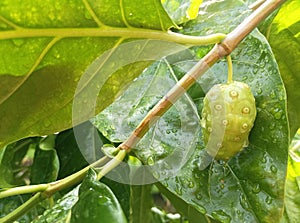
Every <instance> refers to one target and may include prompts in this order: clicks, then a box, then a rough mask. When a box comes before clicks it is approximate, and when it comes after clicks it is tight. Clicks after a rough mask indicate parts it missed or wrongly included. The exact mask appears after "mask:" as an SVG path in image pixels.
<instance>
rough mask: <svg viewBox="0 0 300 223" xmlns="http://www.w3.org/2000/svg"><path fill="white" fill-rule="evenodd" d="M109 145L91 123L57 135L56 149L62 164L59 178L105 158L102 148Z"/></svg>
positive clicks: (85, 123)
mask: <svg viewBox="0 0 300 223" xmlns="http://www.w3.org/2000/svg"><path fill="white" fill-rule="evenodd" d="M105 143H109V141H108V140H107V139H105V138H104V137H103V136H102V135H101V134H99V132H98V130H97V129H96V128H95V127H94V126H93V125H92V124H91V123H90V122H84V123H82V124H80V125H78V126H75V127H74V128H73V129H69V130H66V131H64V132H61V133H59V134H58V135H57V138H56V142H55V148H56V151H57V154H58V158H59V162H60V170H59V174H58V175H59V178H60V179H61V178H64V177H66V176H68V175H70V174H73V173H75V172H76V171H79V170H80V169H82V168H83V167H85V166H87V165H88V164H91V163H93V162H95V161H96V160H98V159H100V158H101V157H102V156H104V154H103V153H101V150H100V148H101V147H102V146H103V144H105Z"/></svg>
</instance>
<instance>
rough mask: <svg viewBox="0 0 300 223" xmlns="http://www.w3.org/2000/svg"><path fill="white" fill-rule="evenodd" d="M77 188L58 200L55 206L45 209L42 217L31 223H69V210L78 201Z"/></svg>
mask: <svg viewBox="0 0 300 223" xmlns="http://www.w3.org/2000/svg"><path fill="white" fill-rule="evenodd" d="M78 191H79V186H78V187H76V188H74V189H73V190H71V191H70V192H69V193H67V194H66V195H64V196H63V197H62V198H61V199H59V200H58V201H57V202H56V203H55V205H54V206H53V207H52V208H50V209H47V210H46V211H45V212H44V213H43V215H41V216H39V218H38V219H36V220H34V221H33V222H32V223H53V222H57V223H66V222H69V221H70V217H71V208H72V207H73V206H74V204H75V203H76V202H77V201H78Z"/></svg>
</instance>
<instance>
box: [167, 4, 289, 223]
mask: <svg viewBox="0 0 300 223" xmlns="http://www.w3.org/2000/svg"><path fill="white" fill-rule="evenodd" d="M223 9H226V10H223ZM243 9H244V10H245V8H244V7H243V6H242V5H240V4H239V3H238V2H234V1H226V2H222V3H221V2H220V3H214V4H211V6H210V7H207V15H205V14H203V15H202V16H200V17H199V18H198V19H197V21H193V22H191V24H190V25H188V27H187V30H186V31H187V32H188V33H192V32H197V31H198V32H199V33H200V34H201V33H203V32H207V30H205V29H207V28H205V27H210V28H209V29H211V30H212V29H215V31H223V30H224V29H228V30H230V29H231V28H232V26H233V25H234V24H235V22H237V21H231V22H230V21H228V20H227V19H230V18H232V17H235V16H234V15H236V18H238V17H239V16H240V12H241V10H243ZM213 12H216V13H213ZM229 12H230V13H229ZM225 13H228V14H230V16H226V15H225ZM210 14H213V15H214V17H212V18H211V19H208V16H210ZM207 19H208V23H209V24H210V26H208V25H207V24H205V23H200V21H201V22H202V21H207ZM221 20H222V21H224V23H223V27H220V25H221V24H220V21H221ZM218 24H219V25H218ZM193 25H194V26H193ZM183 31H185V29H184V30H183ZM223 32H224V31H223ZM200 52H201V51H200ZM232 57H233V66H234V67H233V70H234V79H235V80H237V81H243V82H246V83H247V84H248V85H249V86H250V87H251V89H252V92H253V94H254V96H255V99H256V106H257V111H258V115H257V119H256V121H255V126H254V128H253V130H252V132H251V135H250V139H249V141H250V144H249V147H248V148H246V149H245V150H244V151H242V152H241V153H240V154H239V155H238V156H236V157H234V158H233V159H231V160H230V162H229V163H228V164H227V165H225V166H224V164H219V163H218V162H216V161H214V162H213V163H212V164H211V166H210V167H209V168H207V169H206V170H203V171H201V170H199V168H198V164H199V156H200V154H201V152H200V150H196V152H195V154H194V155H193V158H192V159H191V160H190V162H189V164H188V165H187V166H186V167H185V168H183V169H182V170H181V171H180V173H179V174H177V176H176V178H175V179H168V180H167V181H166V182H165V185H166V186H167V187H168V188H169V189H170V190H171V191H172V192H173V193H176V194H177V195H178V196H180V197H182V198H183V199H184V200H185V201H186V202H187V203H189V204H191V205H193V206H195V207H197V208H198V210H200V211H202V213H206V214H207V215H209V216H211V217H212V218H214V219H216V220H219V221H221V222H230V221H232V222H243V221H245V222H265V221H266V222H268V221H271V222H274V221H275V220H274V219H278V220H279V219H280V217H281V214H282V209H283V194H284V182H285V173H286V165H287V149H288V140H289V131H288V124H287V117H286V112H287V111H286V95H285V89H284V86H283V83H282V81H281V78H280V75H279V71H278V68H277V64H276V62H275V60H274V57H273V55H272V52H271V50H270V47H269V45H268V43H267V42H266V40H265V39H264V37H263V36H262V35H261V34H259V33H258V32H257V31H254V32H252V34H251V35H250V36H249V37H248V38H246V40H244V41H243V42H242V43H241V45H240V46H239V47H238V48H237V49H236V50H235V51H234V52H233V54H232ZM226 79H227V69H226V62H219V63H218V64H216V65H215V66H214V67H213V68H212V69H211V71H210V72H209V74H208V75H207V76H205V77H204V78H202V79H200V80H199V82H198V83H199V84H200V85H201V86H202V88H203V89H204V90H206V91H207V90H208V89H209V87H211V86H212V85H213V84H215V83H224V82H225V81H226ZM200 106H201V104H200ZM200 110H201V109H200ZM199 137H200V138H201V136H199ZM199 148H200V149H203V148H204V146H203V145H202V142H200V145H199ZM275 185H276V186H275Z"/></svg>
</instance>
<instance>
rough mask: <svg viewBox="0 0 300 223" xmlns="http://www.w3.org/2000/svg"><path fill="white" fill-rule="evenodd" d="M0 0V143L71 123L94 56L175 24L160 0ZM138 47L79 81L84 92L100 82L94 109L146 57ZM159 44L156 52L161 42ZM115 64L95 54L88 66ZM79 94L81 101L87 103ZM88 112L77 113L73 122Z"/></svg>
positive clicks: (118, 88)
mask: <svg viewBox="0 0 300 223" xmlns="http://www.w3.org/2000/svg"><path fill="white" fill-rule="evenodd" d="M0 4H1V5H0V33H1V35H0V36H1V37H0V43H1V44H0V54H1V55H5V56H3V57H1V58H0V83H1V88H0V122H1V126H0V146H1V147H2V146H4V145H6V144H8V143H10V142H12V141H16V140H18V139H20V138H25V137H28V136H36V135H49V134H52V133H55V132H58V131H62V130H65V129H67V128H70V127H71V126H72V104H73V99H74V96H75V94H77V93H78V92H77V93H76V88H77V85H78V83H79V81H80V79H81V77H82V76H83V74H85V71H86V69H87V67H88V66H89V65H90V64H91V63H92V62H93V61H94V60H95V59H96V58H98V57H100V56H101V55H103V53H104V52H106V51H108V50H111V49H112V48H115V47H118V46H119V45H121V44H122V43H124V42H129V41H130V40H133V38H147V37H148V33H149V32H153V31H163V32H164V31H166V30H168V29H169V28H170V27H174V26H175V24H174V23H173V22H172V20H171V19H170V18H169V17H168V15H167V13H166V12H165V11H164V9H163V7H162V5H161V3H160V2H159V1H158V0H155V1H152V0H146V1H142V2H140V1H137V0H134V1H132V0H125V1H121V2H120V1H117V0H114V1H111V0H110V1H108V0H97V1H88V0H84V1H78V2H72V3H70V2H69V1H67V0H62V1H59V2H56V1H53V0H46V1H44V0H38V1H34V2H33V1H30V0H25V1H22V2H21V3H18V4H16V2H15V1H5V2H1V3H0ZM133 33H135V34H133ZM141 33H142V34H141ZM161 33H162V32H161ZM136 34H137V35H136ZM144 44H147V43H144ZM135 46H136V45H135ZM144 46H145V45H144ZM138 47H139V46H138ZM141 47H142V48H137V46H136V47H132V49H131V50H130V51H127V52H126V58H127V57H128V58H132V59H133V61H132V62H131V63H132V64H129V65H128V64H125V65H123V67H122V69H121V70H118V69H117V68H116V70H114V69H113V68H110V71H111V73H108V74H107V75H106V76H105V75H103V76H101V75H102V74H97V75H96V76H98V79H97V80H95V78H93V77H90V78H89V79H88V80H84V84H83V85H84V88H83V89H81V90H79V92H81V94H83V95H84V97H86V94H88V93H82V91H83V92H87V91H88V90H87V89H91V88H95V86H94V85H93V83H96V82H98V81H100V83H101V87H100V89H98V90H97V92H96V93H99V92H100V91H101V92H100V93H99V101H98V106H96V111H97V113H98V112H99V111H101V110H103V109H104V108H105V107H106V106H107V105H109V104H110V103H111V102H112V101H113V100H114V99H115V98H116V97H117V95H118V94H119V93H120V92H121V91H122V90H123V88H124V87H125V86H126V85H127V84H128V83H130V82H131V81H132V80H133V79H134V78H135V77H136V76H137V75H138V74H139V73H140V72H141V71H142V70H143V69H144V68H145V67H146V66H148V65H149V63H150V62H151V59H150V61H149V60H144V61H140V62H139V61H138V60H139V59H138V58H136V57H138V56H139V53H140V52H141V51H143V46H141ZM152 47H153V46H152ZM156 49H157V50H156V51H157V52H159V51H160V49H159V47H158V46H157V47H156ZM113 52H114V51H111V52H110V54H108V55H106V57H105V58H103V60H102V62H103V61H105V60H107V59H108V58H110V59H111V60H123V59H122V56H121V54H119V55H117V56H115V57H112V54H113ZM123 54H124V52H123ZM153 54H155V50H154V51H153ZM158 54H159V53H158ZM124 57H125V55H123V58H124ZM134 59H135V60H134ZM112 63H113V62H112V61H110V64H109V65H108V64H106V65H103V64H102V63H101V61H98V63H97V64H94V65H93V66H94V67H95V66H97V69H100V68H101V67H102V68H103V66H113V64H112ZM89 75H90V76H91V75H92V74H89ZM96 95H97V94H96ZM85 99H86V98H85ZM78 100H79V99H78ZM82 100H83V101H81V102H80V104H86V101H85V100H84V99H82ZM90 117H91V114H88V116H84V115H82V116H80V117H79V118H78V120H76V124H78V123H80V122H82V121H85V120H87V119H88V118H90ZM74 122H75V121H74ZM73 124H75V123H73Z"/></svg>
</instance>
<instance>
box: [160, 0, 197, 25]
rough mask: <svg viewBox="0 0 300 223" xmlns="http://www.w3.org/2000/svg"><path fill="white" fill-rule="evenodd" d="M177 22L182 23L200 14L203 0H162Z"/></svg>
mask: <svg viewBox="0 0 300 223" xmlns="http://www.w3.org/2000/svg"><path fill="white" fill-rule="evenodd" d="M161 2H162V4H163V6H164V7H165V9H166V11H167V12H168V13H169V15H170V17H171V18H172V20H173V21H174V22H176V24H182V23H184V22H187V21H189V20H192V19H195V18H196V17H197V16H198V12H199V8H200V5H201V3H202V0H161Z"/></svg>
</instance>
